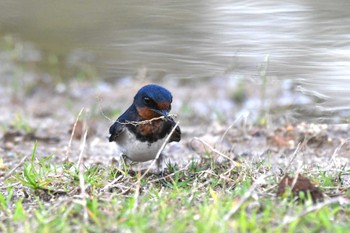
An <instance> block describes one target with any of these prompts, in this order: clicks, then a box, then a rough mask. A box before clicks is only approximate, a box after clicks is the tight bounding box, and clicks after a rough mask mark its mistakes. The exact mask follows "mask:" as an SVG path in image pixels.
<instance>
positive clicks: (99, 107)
mask: <svg viewBox="0 0 350 233" xmlns="http://www.w3.org/2000/svg"><path fill="white" fill-rule="evenodd" d="M101 102H102V98H101V96H98V109H99V110H100V112H101V115H102V116H103V117H104V118H106V119H107V120H109V121H110V122H113V120H112V119H111V118H109V117H108V116H107V115H106V114H105V113H104V111H103V110H102V107H101V105H102V104H101Z"/></svg>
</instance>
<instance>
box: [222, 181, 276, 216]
mask: <svg viewBox="0 0 350 233" xmlns="http://www.w3.org/2000/svg"><path fill="white" fill-rule="evenodd" d="M268 176H269V175H262V176H260V177H259V178H258V179H257V180H256V181H255V182H254V183H253V185H252V186H251V187H250V188H249V190H248V191H247V192H245V193H244V195H243V197H241V199H240V200H239V201H238V203H237V204H236V205H234V206H233V208H232V209H231V210H230V212H228V213H227V214H226V215H225V216H224V220H225V221H227V220H229V219H230V218H231V217H232V215H234V214H235V213H236V211H237V210H238V209H239V208H240V207H241V206H242V204H243V203H244V202H245V201H246V200H248V198H249V197H250V196H251V195H252V193H253V192H254V190H255V189H256V188H257V187H258V186H259V185H260V184H261V182H262V181H263V180H265V178H266V177H268Z"/></svg>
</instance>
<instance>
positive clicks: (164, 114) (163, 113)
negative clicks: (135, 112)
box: [153, 109, 169, 118]
mask: <svg viewBox="0 0 350 233" xmlns="http://www.w3.org/2000/svg"><path fill="white" fill-rule="evenodd" d="M153 111H155V112H156V113H158V114H159V115H161V116H164V117H165V118H168V115H169V110H157V109H153Z"/></svg>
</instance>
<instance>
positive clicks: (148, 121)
mask: <svg viewBox="0 0 350 233" xmlns="http://www.w3.org/2000/svg"><path fill="white" fill-rule="evenodd" d="M176 116H177V115H176V114H169V115H167V116H159V117H154V118H152V119H149V120H143V121H125V122H120V121H118V120H117V121H116V122H118V123H119V124H121V125H134V126H137V125H145V124H149V123H151V122H152V121H156V120H167V118H168V117H174V118H176Z"/></svg>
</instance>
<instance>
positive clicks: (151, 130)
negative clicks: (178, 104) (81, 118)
mask: <svg viewBox="0 0 350 233" xmlns="http://www.w3.org/2000/svg"><path fill="white" fill-rule="evenodd" d="M172 100H173V96H172V94H171V92H170V91H168V90H167V89H166V88H164V87H162V86H160V85H157V84H148V85H146V86H143V87H142V88H141V89H140V90H139V91H138V92H137V93H136V95H135V96H134V100H133V103H132V104H131V106H130V107H129V108H128V109H127V110H126V111H125V112H124V113H123V114H122V115H121V116H120V117H118V119H117V120H116V121H115V122H114V123H113V124H112V125H111V126H110V128H109V133H110V136H109V142H116V144H117V145H118V146H119V147H120V149H121V153H122V159H123V160H124V161H125V162H127V161H128V160H129V161H132V162H146V161H150V160H154V159H156V156H157V154H158V152H159V150H160V149H161V148H162V146H163V144H164V143H169V142H179V141H180V140H181V130H180V127H179V126H178V125H177V124H176V122H175V121H174V119H173V118H172V117H171V116H170V115H169V112H170V110H171V103H172ZM175 126H176V128H175V129H174V130H173V128H174V127H175ZM171 132H172V134H171V135H170V137H169V139H168V141H167V142H166V139H167V137H168V135H169V134H170V133H171ZM163 156H164V155H163V154H162V153H160V155H159V157H158V158H157V161H156V164H157V170H158V172H160V173H163V170H161V169H160V166H161V163H162V160H163Z"/></svg>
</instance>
